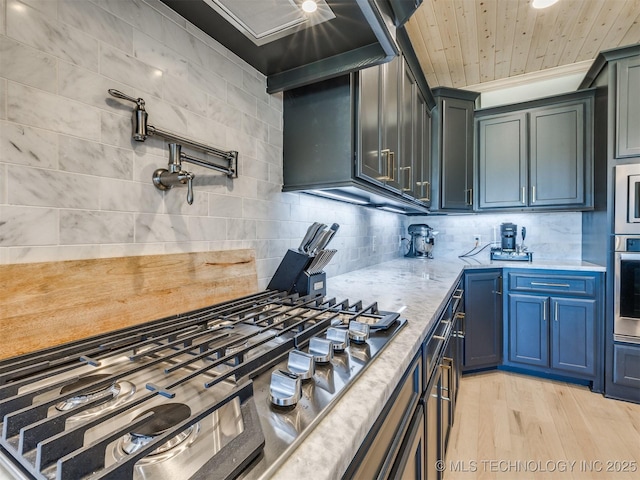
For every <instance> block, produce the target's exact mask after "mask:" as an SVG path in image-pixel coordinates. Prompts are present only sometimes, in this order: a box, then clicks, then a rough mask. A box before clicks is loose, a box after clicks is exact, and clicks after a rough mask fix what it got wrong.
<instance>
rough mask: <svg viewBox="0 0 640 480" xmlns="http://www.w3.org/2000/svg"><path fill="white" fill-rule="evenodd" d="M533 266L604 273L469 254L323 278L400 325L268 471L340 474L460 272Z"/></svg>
mask: <svg viewBox="0 0 640 480" xmlns="http://www.w3.org/2000/svg"><path fill="white" fill-rule="evenodd" d="M503 267H508V268H534V269H535V268H541V269H550V270H578V271H595V272H604V271H605V268H604V267H602V266H599V265H594V264H591V263H586V262H580V261H566V262H562V261H546V262H545V261H536V260H534V261H533V262H531V263H529V262H490V261H488V260H487V261H486V262H485V263H482V262H481V261H478V260H474V259H473V258H472V259H465V260H462V259H458V258H457V257H454V258H449V259H431V260H423V259H404V258H401V259H397V260H393V261H390V262H385V263H382V264H378V265H374V266H371V267H367V268H363V269H361V270H356V271H353V272H349V273H346V274H343V275H339V276H336V277H331V278H329V279H328V280H327V290H328V291H327V294H328V295H329V296H335V297H336V300H338V301H341V300H344V299H345V298H349V300H351V301H355V300H362V302H363V304H365V305H366V304H369V303H371V302H374V301H377V302H378V307H379V308H380V309H381V310H389V311H401V312H402V316H403V317H405V318H407V319H408V324H407V325H406V326H405V328H403V329H402V330H401V331H400V332H399V333H398V335H397V336H396V338H395V339H393V340H392V341H391V343H390V344H389V345H388V346H387V347H386V348H385V350H384V351H382V352H381V353H380V356H379V357H378V358H377V359H376V360H375V361H374V362H373V363H372V364H371V365H369V367H368V368H367V370H366V371H365V372H364V373H363V374H362V376H361V377H360V378H359V379H358V381H356V383H354V384H353V385H351V386H350V387H349V389H348V390H347V392H346V393H345V394H344V396H343V397H342V399H341V400H340V401H339V402H338V403H337V404H336V405H335V406H334V407H333V408H332V409H331V410H330V411H329V413H328V414H327V416H326V417H325V418H324V419H323V420H322V421H321V422H320V423H319V424H318V425H317V427H316V428H315V429H314V430H313V431H312V432H311V433H310V434H309V435H308V437H307V438H306V439H305V440H304V441H303V442H302V443H301V445H300V446H299V447H298V448H297V449H296V450H294V451H293V453H292V454H291V456H290V458H289V459H288V460H287V461H286V462H285V463H284V464H283V465H282V467H281V468H280V469H279V470H278V471H277V472H276V474H275V475H274V476H273V478H277V479H278V480H288V479H291V480H293V479H295V480H298V479H307V480H325V479H326V480H335V479H337V478H341V477H342V474H343V473H344V471H345V470H346V469H347V467H348V466H349V464H350V462H351V459H352V458H353V457H354V455H355V454H356V452H357V450H358V448H359V446H360V445H361V443H362V442H363V440H364V439H365V437H366V435H367V433H368V432H369V430H370V428H371V427H372V425H373V424H374V422H375V420H376V418H377V417H378V415H379V414H380V412H381V411H382V409H383V407H384V405H385V404H386V402H387V401H388V400H389V398H390V397H391V394H392V393H393V390H394V389H395V387H396V386H397V384H398V382H399V381H400V379H401V378H402V375H403V373H404V372H405V371H406V369H407V368H408V366H409V364H410V362H411V360H412V359H413V358H414V356H415V355H416V353H417V352H418V350H419V348H420V345H421V344H422V342H423V340H424V339H425V337H426V335H427V334H428V332H429V329H430V327H431V326H432V324H433V322H434V321H435V320H436V314H437V313H438V312H439V311H440V310H442V308H443V307H444V305H443V303H444V301H445V300H446V299H447V298H448V297H449V294H450V293H451V292H452V291H453V289H454V286H455V284H456V280H457V279H458V278H459V277H460V276H461V274H462V272H463V270H464V269H469V268H503Z"/></svg>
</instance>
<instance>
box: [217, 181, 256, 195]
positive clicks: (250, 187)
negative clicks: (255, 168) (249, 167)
mask: <svg viewBox="0 0 640 480" xmlns="http://www.w3.org/2000/svg"><path fill="white" fill-rule="evenodd" d="M226 191H227V193H229V194H232V195H236V196H238V197H242V198H257V197H258V181H257V180H256V179H255V178H251V177H238V178H234V179H233V180H229V183H227V190H226ZM214 193H215V192H214Z"/></svg>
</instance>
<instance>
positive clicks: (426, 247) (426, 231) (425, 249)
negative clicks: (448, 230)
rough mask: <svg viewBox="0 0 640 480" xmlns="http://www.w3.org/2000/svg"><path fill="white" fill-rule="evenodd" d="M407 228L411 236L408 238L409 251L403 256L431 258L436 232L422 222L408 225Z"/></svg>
mask: <svg viewBox="0 0 640 480" xmlns="http://www.w3.org/2000/svg"><path fill="white" fill-rule="evenodd" d="M408 230H409V235H410V236H411V238H410V239H409V251H408V252H407V253H406V254H405V257H412V258H433V253H431V252H432V250H433V247H434V245H435V236H436V235H437V234H438V232H436V231H434V230H433V228H431V227H430V226H429V225H426V224H424V223H414V224H413V225H409V229H408Z"/></svg>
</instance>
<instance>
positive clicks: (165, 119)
mask: <svg viewBox="0 0 640 480" xmlns="http://www.w3.org/2000/svg"><path fill="white" fill-rule="evenodd" d="M145 100H146V99H145ZM146 109H147V112H148V114H149V117H148V122H149V125H153V126H154V127H157V128H159V129H162V130H167V131H169V132H173V133H178V134H180V135H184V136H188V137H191V136H192V135H191V134H190V133H189V125H188V121H187V114H188V112H187V110H185V109H183V108H180V107H179V106H177V105H172V104H170V103H167V102H165V101H163V100H160V99H158V98H149V100H147V104H146Z"/></svg>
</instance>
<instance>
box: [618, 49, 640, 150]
mask: <svg viewBox="0 0 640 480" xmlns="http://www.w3.org/2000/svg"><path fill="white" fill-rule="evenodd" d="M616 73H617V85H616V86H617V88H616V158H624V157H634V156H640V95H639V94H638V92H640V57H634V58H627V59H625V60H621V61H620V62H618V64H617V72H616Z"/></svg>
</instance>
